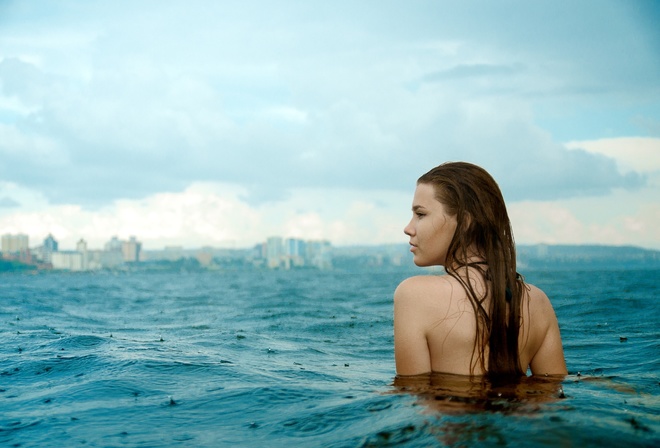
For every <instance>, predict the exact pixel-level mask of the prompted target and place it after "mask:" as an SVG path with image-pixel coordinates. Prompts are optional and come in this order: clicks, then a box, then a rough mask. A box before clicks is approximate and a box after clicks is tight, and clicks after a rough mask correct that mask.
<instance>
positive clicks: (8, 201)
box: [0, 196, 21, 208]
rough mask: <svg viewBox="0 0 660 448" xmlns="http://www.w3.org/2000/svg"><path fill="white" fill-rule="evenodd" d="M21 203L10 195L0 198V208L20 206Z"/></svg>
mask: <svg viewBox="0 0 660 448" xmlns="http://www.w3.org/2000/svg"><path fill="white" fill-rule="evenodd" d="M20 205H21V204H20V203H19V202H16V201H15V200H13V199H12V198H10V197H7V196H4V197H2V198H0V208H13V207H18V206H20Z"/></svg>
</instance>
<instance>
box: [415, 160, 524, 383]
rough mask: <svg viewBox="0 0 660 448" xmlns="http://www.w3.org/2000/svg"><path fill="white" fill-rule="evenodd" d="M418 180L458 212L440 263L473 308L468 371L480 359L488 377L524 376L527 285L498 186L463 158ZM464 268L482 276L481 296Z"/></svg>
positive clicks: (486, 174) (440, 167) (455, 212)
mask: <svg viewBox="0 0 660 448" xmlns="http://www.w3.org/2000/svg"><path fill="white" fill-rule="evenodd" d="M417 183H418V184H426V185H431V186H432V187H433V188H434V190H435V198H436V199H437V200H438V201H439V202H441V203H442V204H443V206H444V207H445V210H446V211H447V213H448V214H449V215H451V216H456V222H457V225H456V232H455V233H454V237H453V239H452V241H451V243H450V244H449V248H448V251H447V257H446V261H445V266H444V268H445V271H446V272H447V274H449V275H451V276H452V277H454V278H455V279H457V280H458V281H459V282H460V283H461V284H462V285H463V288H464V289H465V292H466V294H467V296H468V298H469V300H470V303H471V304H472V307H473V308H474V312H475V316H476V327H477V334H476V338H475V345H474V349H473V352H472V361H471V366H470V368H471V370H472V371H473V370H474V367H475V366H476V363H477V362H479V363H480V365H481V368H482V371H483V372H485V373H487V374H488V375H490V376H512V375H514V376H519V375H523V374H524V372H523V371H522V369H521V366H520V356H519V352H518V337H519V334H520V326H521V302H522V295H523V293H524V288H525V284H524V282H523V279H522V277H520V276H519V275H518V274H517V272H516V249H515V243H514V239H513V232H512V229H511V222H510V221H509V215H508V213H507V211H506V205H505V204H504V198H503V196H502V192H501V191H500V188H499V186H498V185H497V183H496V182H495V180H494V179H493V177H492V176H491V175H490V174H488V172H487V171H486V170H484V169H483V168H481V167H479V166H477V165H473V164H471V163H467V162H448V163H444V164H442V165H440V166H437V167H435V168H433V169H432V170H431V171H429V172H428V173H426V174H424V175H423V176H421V177H420V178H419V179H418V181H417ZM467 267H472V268H476V269H477V270H478V272H480V273H481V275H483V278H484V279H485V285H486V289H485V293H484V294H483V295H480V294H477V292H476V291H475V289H474V287H473V282H472V281H470V271H471V269H465V268H467ZM459 270H460V271H461V272H462V275H459V272H458V271H459ZM487 298H490V300H489V301H486V299H487ZM484 302H487V303H488V304H487V305H486V307H487V309H486V308H485V307H484ZM486 347H487V348H488V364H486V360H485V355H484V353H485V350H486ZM475 355H476V359H475Z"/></svg>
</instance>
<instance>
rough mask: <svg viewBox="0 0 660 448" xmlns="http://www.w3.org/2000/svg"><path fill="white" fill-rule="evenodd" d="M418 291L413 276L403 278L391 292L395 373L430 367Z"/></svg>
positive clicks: (423, 371) (426, 370) (419, 292)
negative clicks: (392, 298) (392, 295)
mask: <svg viewBox="0 0 660 448" xmlns="http://www.w3.org/2000/svg"><path fill="white" fill-rule="evenodd" d="M421 294H422V291H420V285H419V282H418V281H417V280H416V278H415V277H413V278H409V279H407V280H404V281H403V282H402V283H401V284H400V285H399V287H398V288H397V289H396V291H395V292H394V358H395V360H396V373H397V374H398V375H418V374H422V373H428V372H430V371H431V356H430V352H429V347H428V343H427V340H426V329H425V328H424V322H425V319H424V315H423V314H424V313H423V310H424V307H423V306H422V303H421V302H422V297H421Z"/></svg>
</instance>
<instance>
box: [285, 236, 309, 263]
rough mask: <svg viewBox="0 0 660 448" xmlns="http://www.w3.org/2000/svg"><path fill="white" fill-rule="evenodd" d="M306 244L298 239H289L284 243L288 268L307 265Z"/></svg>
mask: <svg viewBox="0 0 660 448" xmlns="http://www.w3.org/2000/svg"><path fill="white" fill-rule="evenodd" d="M305 252H306V243H305V241H304V240H299V239H297V238H287V239H286V241H285V242H284V259H285V264H286V268H292V267H301V266H304V265H305Z"/></svg>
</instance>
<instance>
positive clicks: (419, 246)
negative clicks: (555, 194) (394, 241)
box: [394, 162, 567, 376]
mask: <svg viewBox="0 0 660 448" xmlns="http://www.w3.org/2000/svg"><path fill="white" fill-rule="evenodd" d="M412 212H413V216H412V219H411V220H410V223H409V224H408V225H407V226H406V228H405V229H404V233H405V234H406V235H408V236H409V238H410V246H411V247H410V250H411V251H412V253H413V254H414V262H415V264H416V265H417V266H433V265H441V266H444V268H445V271H446V272H447V274H448V275H443V276H417V277H411V278H409V279H407V280H405V281H403V282H402V283H401V284H400V285H399V286H398V288H397V289H396V292H395V293H394V352H395V358H396V370H397V374H398V375H417V374H422V373H429V372H442V373H452V374H460V375H490V376H500V375H503V376H522V375H525V374H526V372H527V370H528V368H529V369H531V372H532V374H533V375H544V374H548V375H565V374H566V373H567V372H566V363H565V361H564V352H563V348H562V344H561V336H560V334H559V326H558V324H557V318H556V316H555V313H554V310H553V309H552V305H551V304H550V301H549V300H548V297H547V296H546V295H545V294H544V293H543V291H541V290H540V289H538V288H536V287H534V286H532V285H529V284H526V283H525V282H524V281H523V279H522V277H520V275H518V274H517V273H516V254H515V247H514V241H513V234H512V231H511V223H510V221H509V216H508V214H507V211H506V206H505V204H504V199H503V197H502V193H501V192H500V189H499V187H498V186H497V183H496V182H495V180H494V179H493V178H492V177H491V176H490V175H489V174H488V173H487V172H486V171H485V170H484V169H482V168H480V167H478V166H476V165H472V164H469V163H464V162H456V163H445V164H443V165H440V166H438V167H436V168H433V169H432V170H431V171H429V172H428V173H426V174H424V175H423V176H422V177H420V178H419V180H418V181H417V188H416V190H415V195H414V198H413V205H412Z"/></svg>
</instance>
